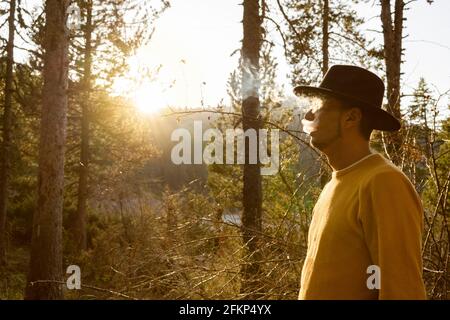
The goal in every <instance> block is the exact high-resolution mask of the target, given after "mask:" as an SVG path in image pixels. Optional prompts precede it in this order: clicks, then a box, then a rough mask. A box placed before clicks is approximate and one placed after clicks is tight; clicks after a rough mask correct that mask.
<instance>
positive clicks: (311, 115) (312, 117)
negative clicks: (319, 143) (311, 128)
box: [304, 109, 314, 121]
mask: <svg viewBox="0 0 450 320" xmlns="http://www.w3.org/2000/svg"><path fill="white" fill-rule="evenodd" d="M304 118H305V120H308V121H313V120H314V114H313V113H312V111H311V109H309V110H308V112H307V113H306V114H305V116H304Z"/></svg>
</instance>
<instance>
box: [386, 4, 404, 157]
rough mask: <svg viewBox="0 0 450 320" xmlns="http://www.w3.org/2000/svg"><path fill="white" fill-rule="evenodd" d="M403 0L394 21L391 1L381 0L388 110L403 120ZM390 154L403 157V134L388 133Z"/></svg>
mask: <svg viewBox="0 0 450 320" xmlns="http://www.w3.org/2000/svg"><path fill="white" fill-rule="evenodd" d="M404 7H405V3H404V1H403V0H395V13H394V21H392V12H391V1H390V0H381V22H382V26H383V36H384V59H385V64H386V78H387V90H386V94H387V100H388V106H387V107H388V111H389V112H390V113H391V114H392V115H394V116H395V117H396V118H397V119H399V120H401V112H400V77H401V64H402V51H403V50H402V41H403V38H402V37H403V12H404ZM386 136H387V137H386V140H387V141H385V143H386V147H387V149H386V150H387V151H388V153H389V154H388V156H389V157H390V158H391V160H393V161H394V163H398V161H400V159H401V154H400V152H401V146H402V141H401V136H400V134H398V133H390V134H387V135H386Z"/></svg>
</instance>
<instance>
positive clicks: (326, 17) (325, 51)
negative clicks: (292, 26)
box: [320, 0, 330, 188]
mask: <svg viewBox="0 0 450 320" xmlns="http://www.w3.org/2000/svg"><path fill="white" fill-rule="evenodd" d="M329 24H330V3H329V0H323V2H322V75H323V76H325V74H326V73H327V71H328V68H329V37H330V34H329V32H330V31H329ZM328 180H330V172H329V167H328V165H327V164H326V163H324V162H323V161H321V162H320V185H321V186H322V188H323V187H325V185H326V184H327V182H328Z"/></svg>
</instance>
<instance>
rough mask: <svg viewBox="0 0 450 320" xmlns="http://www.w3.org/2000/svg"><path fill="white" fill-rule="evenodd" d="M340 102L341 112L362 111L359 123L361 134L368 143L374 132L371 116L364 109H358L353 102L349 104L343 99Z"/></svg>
mask: <svg viewBox="0 0 450 320" xmlns="http://www.w3.org/2000/svg"><path fill="white" fill-rule="evenodd" d="M337 100H338V101H339V105H340V108H341V110H349V109H352V108H358V109H359V110H360V111H361V121H360V123H359V132H360V133H361V135H362V136H363V138H364V139H366V140H367V141H369V140H370V135H371V134H372V131H373V126H372V123H371V122H370V119H369V116H368V114H367V112H365V111H364V109H363V108H360V107H358V106H357V105H355V104H354V103H352V102H348V101H345V100H342V99H337Z"/></svg>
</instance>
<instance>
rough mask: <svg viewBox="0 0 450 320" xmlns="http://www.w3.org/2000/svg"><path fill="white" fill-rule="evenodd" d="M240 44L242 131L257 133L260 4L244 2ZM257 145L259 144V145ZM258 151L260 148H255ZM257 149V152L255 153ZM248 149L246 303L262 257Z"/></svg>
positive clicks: (255, 179) (254, 292) (254, 291)
mask: <svg viewBox="0 0 450 320" xmlns="http://www.w3.org/2000/svg"><path fill="white" fill-rule="evenodd" d="M243 5H244V17H243V29H244V38H243V41H242V100H243V102H242V118H243V122H242V123H243V129H244V131H246V130H249V129H255V130H256V132H258V129H259V127H260V120H259V97H258V96H259V95H258V89H259V56H260V50H261V42H262V34H261V21H262V18H261V16H260V14H259V10H260V8H259V0H244V4H243ZM258 144H259V142H258ZM258 148H259V146H258ZM258 148H257V149H258ZM248 153H249V146H248V143H246V144H245V164H244V190H243V215H242V233H243V241H244V243H245V244H246V246H247V250H248V256H247V258H246V261H245V264H244V266H243V268H242V276H243V278H242V286H241V293H243V294H246V296H245V298H247V299H256V298H257V297H258V296H260V295H259V294H258V291H259V289H260V286H259V285H258V283H259V281H258V278H259V273H260V262H259V261H260V260H261V253H260V251H259V250H260V248H259V246H258V242H259V241H258V237H259V234H260V232H261V230H262V223H261V213H262V209H261V202H262V191H261V174H260V164H259V159H258V163H257V164H249V154H248Z"/></svg>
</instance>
